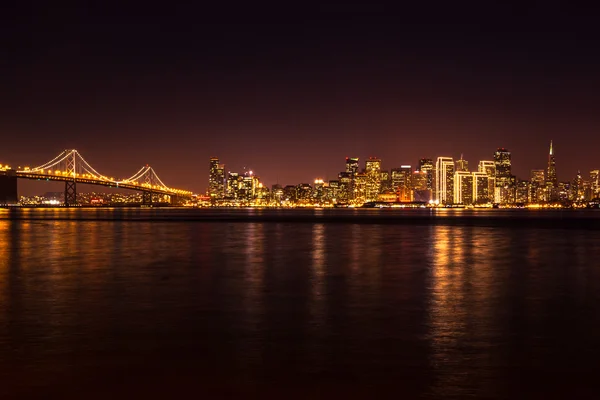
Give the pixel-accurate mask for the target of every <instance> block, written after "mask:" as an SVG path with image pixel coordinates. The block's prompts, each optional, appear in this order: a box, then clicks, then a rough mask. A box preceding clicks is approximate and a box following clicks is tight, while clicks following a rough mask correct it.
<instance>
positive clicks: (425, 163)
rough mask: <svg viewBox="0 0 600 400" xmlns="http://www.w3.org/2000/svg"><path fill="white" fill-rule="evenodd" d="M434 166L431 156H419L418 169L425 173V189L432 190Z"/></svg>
mask: <svg viewBox="0 0 600 400" xmlns="http://www.w3.org/2000/svg"><path fill="white" fill-rule="evenodd" d="M434 169H435V168H434V166H433V160H432V159H431V158H421V159H420V160H419V171H422V172H426V173H427V189H428V190H431V191H433V186H434V185H433V181H434V178H435V177H434Z"/></svg>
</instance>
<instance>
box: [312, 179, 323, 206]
mask: <svg viewBox="0 0 600 400" xmlns="http://www.w3.org/2000/svg"><path fill="white" fill-rule="evenodd" d="M324 192H325V181H324V180H323V179H319V178H317V179H315V186H314V190H313V198H314V200H315V203H319V204H320V203H321V202H322V201H323V198H324Z"/></svg>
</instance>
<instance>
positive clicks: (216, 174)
mask: <svg viewBox="0 0 600 400" xmlns="http://www.w3.org/2000/svg"><path fill="white" fill-rule="evenodd" d="M209 173H210V174H209V178H208V193H209V195H210V198H211V201H212V202H213V203H214V202H216V201H217V200H221V199H223V197H225V166H224V165H223V164H219V159H218V158H217V157H211V159H210V164H209Z"/></svg>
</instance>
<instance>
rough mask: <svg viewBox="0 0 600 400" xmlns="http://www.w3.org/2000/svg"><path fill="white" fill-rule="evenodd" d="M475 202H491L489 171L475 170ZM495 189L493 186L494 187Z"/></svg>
mask: <svg viewBox="0 0 600 400" xmlns="http://www.w3.org/2000/svg"><path fill="white" fill-rule="evenodd" d="M472 175H473V204H487V203H490V202H491V200H492V199H491V197H490V183H489V180H490V177H489V175H488V174H487V173H485V172H481V171H477V172H473V174H472ZM492 190H493V188H492Z"/></svg>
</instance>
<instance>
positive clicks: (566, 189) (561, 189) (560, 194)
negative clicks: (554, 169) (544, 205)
mask: <svg viewBox="0 0 600 400" xmlns="http://www.w3.org/2000/svg"><path fill="white" fill-rule="evenodd" d="M570 194H571V182H558V189H557V191H556V194H555V200H553V201H561V202H562V201H568V200H569V197H570Z"/></svg>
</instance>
